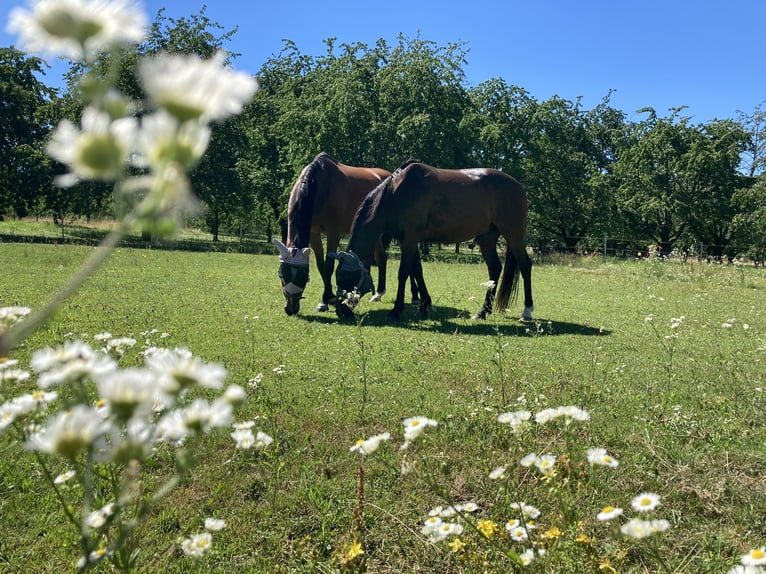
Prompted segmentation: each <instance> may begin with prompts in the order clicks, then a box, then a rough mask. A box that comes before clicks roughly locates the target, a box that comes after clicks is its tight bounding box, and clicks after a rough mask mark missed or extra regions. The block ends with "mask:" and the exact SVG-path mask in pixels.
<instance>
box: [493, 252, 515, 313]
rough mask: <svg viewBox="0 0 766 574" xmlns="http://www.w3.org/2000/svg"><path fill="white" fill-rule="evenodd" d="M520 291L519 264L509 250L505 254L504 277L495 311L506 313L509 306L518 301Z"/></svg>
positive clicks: (498, 290)
mask: <svg viewBox="0 0 766 574" xmlns="http://www.w3.org/2000/svg"><path fill="white" fill-rule="evenodd" d="M518 291H519V264H518V262H517V261H516V258H515V257H514V256H513V253H512V252H511V250H510V249H509V250H508V251H507V252H506V254H505V265H504V266H503V276H502V278H501V279H500V285H499V287H498V288H497V294H496V295H495V309H496V310H497V311H505V310H506V309H507V308H508V304H509V303H512V302H513V301H515V300H516V295H517V293H518Z"/></svg>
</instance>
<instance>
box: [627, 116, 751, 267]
mask: <svg viewBox="0 0 766 574" xmlns="http://www.w3.org/2000/svg"><path fill="white" fill-rule="evenodd" d="M648 111H649V117H648V118H647V119H646V120H644V121H642V122H640V123H638V124H636V125H634V126H633V129H632V132H631V134H630V136H629V145H628V147H627V148H626V149H625V151H624V153H623V154H622V155H621V157H620V160H619V161H618V163H617V171H618V173H619V176H620V183H621V185H620V196H619V202H620V209H621V210H622V213H623V214H624V215H625V216H626V217H627V219H628V220H629V221H630V228H632V229H635V230H639V232H641V233H643V234H644V235H645V236H646V237H649V238H651V239H652V240H654V241H656V242H657V243H659V244H660V245H661V246H662V249H663V251H669V250H671V249H672V248H673V247H674V246H675V245H676V244H677V243H679V242H680V243H682V244H683V243H687V244H688V243H690V242H693V243H697V242H700V241H702V242H704V243H708V244H710V245H712V246H713V252H712V253H711V254H712V255H716V256H720V255H721V254H722V253H723V250H724V248H725V246H726V245H727V244H728V242H729V238H730V229H729V226H730V223H731V219H732V216H733V212H732V210H731V198H732V195H733V193H734V191H735V190H736V189H737V187H739V186H740V185H741V184H742V182H741V177H740V174H739V173H738V171H737V170H738V167H739V164H740V154H741V153H742V151H743V149H744V148H743V146H744V144H745V141H746V135H745V132H744V131H743V130H742V129H741V127H739V126H738V125H737V124H736V123H735V122H733V121H731V120H728V121H714V122H710V123H709V124H706V125H702V126H692V125H690V124H689V118H687V117H684V116H680V112H681V109H677V110H674V111H673V113H672V114H671V116H670V117H668V118H657V116H656V114H655V113H654V111H653V110H648Z"/></svg>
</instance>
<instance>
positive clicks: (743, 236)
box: [732, 175, 766, 265]
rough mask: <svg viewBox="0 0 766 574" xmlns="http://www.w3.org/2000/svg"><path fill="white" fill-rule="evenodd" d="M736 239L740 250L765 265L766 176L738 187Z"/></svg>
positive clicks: (734, 226)
mask: <svg viewBox="0 0 766 574" xmlns="http://www.w3.org/2000/svg"><path fill="white" fill-rule="evenodd" d="M732 203H733V204H734V206H735V209H736V211H737V213H735V215H734V217H733V221H732V229H733V234H734V240H735V242H736V243H737V245H738V247H739V248H740V250H744V251H745V252H746V253H747V255H748V256H750V257H751V258H752V259H754V260H756V261H759V262H760V263H761V265H763V263H764V260H765V259H766V176H763V175H761V176H760V177H759V178H758V181H757V182H756V183H755V185H752V186H750V187H744V188H742V189H738V190H737V191H736V192H735V193H734V196H733V197H732Z"/></svg>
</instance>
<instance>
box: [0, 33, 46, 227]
mask: <svg viewBox="0 0 766 574" xmlns="http://www.w3.org/2000/svg"><path fill="white" fill-rule="evenodd" d="M40 73H44V63H43V61H42V60H41V59H39V58H36V57H32V56H27V55H25V54H24V53H23V52H21V51H19V50H16V49H15V48H13V47H10V48H0V115H2V117H3V135H2V137H0V157H1V158H2V160H0V216H1V215H2V214H3V213H4V212H6V211H7V210H9V209H10V210H12V211H13V213H14V214H15V215H16V216H18V217H23V216H25V215H27V213H29V211H30V210H31V209H33V208H34V206H35V205H37V204H38V203H39V201H40V198H41V197H42V196H43V195H44V194H45V193H46V191H47V190H48V189H49V187H50V180H51V164H50V161H49V160H48V158H47V156H46V154H45V150H44V145H45V139H46V137H47V135H48V133H49V132H50V129H51V116H52V115H53V109H54V106H55V101H56V90H54V89H52V88H48V87H47V86H45V85H44V84H43V83H42V82H41V81H40V80H38V79H37V77H36V76H35V74H40Z"/></svg>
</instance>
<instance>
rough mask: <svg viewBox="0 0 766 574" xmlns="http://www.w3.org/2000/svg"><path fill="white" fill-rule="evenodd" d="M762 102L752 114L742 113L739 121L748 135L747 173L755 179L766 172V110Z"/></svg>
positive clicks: (739, 114) (745, 151) (745, 159)
mask: <svg viewBox="0 0 766 574" xmlns="http://www.w3.org/2000/svg"><path fill="white" fill-rule="evenodd" d="M764 103H766V102H761V103H760V104H758V105H757V106H756V107H755V111H754V112H753V113H752V114H745V113H744V112H742V111H740V112H739V113H738V119H739V122H740V124H741V125H742V128H743V129H744V130H745V133H746V134H747V137H748V139H747V142H746V144H745V150H744V153H743V158H744V161H745V173H746V174H747V175H749V176H750V177H755V176H757V175H760V174H762V173H764V171H766V110H764V109H763V105H764Z"/></svg>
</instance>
